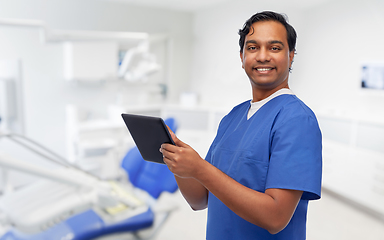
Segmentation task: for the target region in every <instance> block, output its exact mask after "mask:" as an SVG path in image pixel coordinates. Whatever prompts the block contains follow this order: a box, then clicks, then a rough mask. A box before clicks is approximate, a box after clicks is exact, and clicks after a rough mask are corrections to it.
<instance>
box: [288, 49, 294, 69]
mask: <svg viewBox="0 0 384 240" xmlns="http://www.w3.org/2000/svg"><path fill="white" fill-rule="evenodd" d="M294 57H295V50H292V51H290V52H289V68H291V67H292V63H293V58H294Z"/></svg>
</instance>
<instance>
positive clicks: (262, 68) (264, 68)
mask: <svg viewBox="0 0 384 240" xmlns="http://www.w3.org/2000/svg"><path fill="white" fill-rule="evenodd" d="M254 69H255V70H256V71H258V72H267V71H271V70H272V69H274V68H272V67H256V68H254Z"/></svg>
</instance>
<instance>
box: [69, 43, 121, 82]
mask: <svg viewBox="0 0 384 240" xmlns="http://www.w3.org/2000/svg"><path fill="white" fill-rule="evenodd" d="M118 51H119V50H118V43H117V42H113V41H108V42H106V41H92V42H88V41H75V42H66V43H65V44H64V78H65V79H66V80H82V81H92V80H105V79H115V78H117V72H118V67H119V60H118V55H119V53H118Z"/></svg>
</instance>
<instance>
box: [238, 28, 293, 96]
mask: <svg viewBox="0 0 384 240" xmlns="http://www.w3.org/2000/svg"><path fill="white" fill-rule="evenodd" d="M252 27H253V29H252V28H251V30H250V32H249V34H248V35H247V36H246V37H245V42H244V50H243V52H242V53H240V57H241V61H242V65H243V68H244V70H245V72H246V73H247V75H248V77H249V80H250V81H251V84H252V88H254V89H257V90H263V91H272V90H278V89H280V88H282V87H285V86H288V76H289V67H290V65H291V63H292V60H293V56H294V51H292V52H290V51H289V46H288V42H287V31H286V29H285V27H284V26H283V25H282V24H281V23H280V22H276V21H260V22H256V23H254V24H252Z"/></svg>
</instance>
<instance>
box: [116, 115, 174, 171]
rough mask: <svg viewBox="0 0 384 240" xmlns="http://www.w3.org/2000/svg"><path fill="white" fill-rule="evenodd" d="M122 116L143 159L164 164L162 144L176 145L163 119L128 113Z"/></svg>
mask: <svg viewBox="0 0 384 240" xmlns="http://www.w3.org/2000/svg"><path fill="white" fill-rule="evenodd" d="M121 116H122V117H123V120H124V122H125V125H127V128H128V130H129V132H130V133H131V136H132V138H133V141H134V142H135V144H136V146H137V148H138V149H139V152H140V154H141V156H142V157H143V159H144V160H146V161H151V162H157V163H163V164H164V161H163V154H161V153H160V151H159V149H160V147H161V144H163V143H170V144H173V145H175V143H174V142H173V140H172V137H171V134H170V133H169V131H168V128H167V126H166V125H165V123H164V121H163V119H161V118H159V117H150V116H142V115H133V114H126V113H123V114H121Z"/></svg>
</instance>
